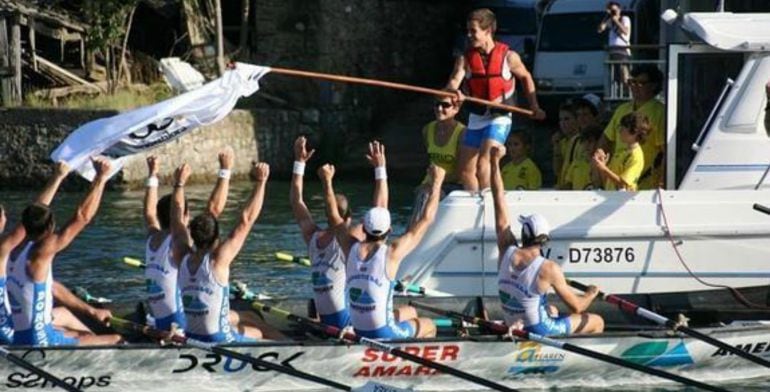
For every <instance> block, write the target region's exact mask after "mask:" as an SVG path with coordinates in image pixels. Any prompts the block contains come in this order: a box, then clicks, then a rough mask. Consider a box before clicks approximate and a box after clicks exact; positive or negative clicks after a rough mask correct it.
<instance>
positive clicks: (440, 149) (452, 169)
mask: <svg viewBox="0 0 770 392" xmlns="http://www.w3.org/2000/svg"><path fill="white" fill-rule="evenodd" d="M436 123H437V121H431V122H430V123H428V124H427V125H426V126H425V128H423V134H424V135H425V144H426V145H427V146H428V160H429V161H430V163H432V164H434V165H436V166H438V167H440V168H442V169H444V171H446V177H445V178H444V181H445V182H457V172H456V169H457V158H458V157H457V146H458V144H459V143H460V134H461V133H462V131H463V129H465V125H463V124H462V123H460V122H458V123H457V125H456V126H455V129H453V130H452V134H451V135H450V136H449V140H447V142H446V144H444V145H443V146H439V145H438V144H437V143H436ZM422 183H423V184H427V183H428V177H427V176H426V177H425V178H424V179H423V181H422Z"/></svg>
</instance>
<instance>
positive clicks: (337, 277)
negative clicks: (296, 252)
mask: <svg viewBox="0 0 770 392" xmlns="http://www.w3.org/2000/svg"><path fill="white" fill-rule="evenodd" d="M319 233H320V232H319V231H316V232H315V233H313V236H312V237H310V242H309V243H308V255H309V256H310V263H311V266H310V269H311V274H312V281H313V296H314V299H315V305H316V310H317V311H318V314H319V315H320V316H321V318H322V319H323V318H325V316H328V317H330V318H336V319H338V320H336V321H337V322H335V323H334V324H345V325H335V326H336V327H340V328H342V327H345V326H346V325H347V322H346V321H347V319H349V315H348V311H347V302H346V301H345V253H344V252H343V251H342V247H340V244H339V242H337V239H336V238H332V240H331V241H330V242H329V244H327V245H326V247H324V248H321V247H319V246H318V237H319ZM343 313H344V314H343ZM340 315H341V316H342V317H338V316H340ZM324 323H325V324H328V322H327V321H324Z"/></svg>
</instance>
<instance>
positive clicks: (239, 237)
mask: <svg viewBox="0 0 770 392" xmlns="http://www.w3.org/2000/svg"><path fill="white" fill-rule="evenodd" d="M251 173H252V178H254V179H255V180H256V182H255V183H254V190H253V191H252V192H251V196H249V199H248V200H247V201H246V205H245V206H244V207H243V211H242V212H241V217H240V219H238V223H236V225H235V227H234V228H233V230H232V231H231V232H230V236H229V237H228V238H227V239H226V240H224V241H223V242H222V244H221V245H220V246H218V247H217V250H216V251H215V254H214V268H215V269H216V270H217V271H218V273H219V275H220V276H223V275H222V273H223V272H224V271H229V268H230V264H231V263H232V262H233V260H234V259H235V256H237V255H238V252H240V250H241V247H243V243H244V242H246V237H247V236H248V235H249V232H250V231H251V227H252V226H254V222H255V221H256V220H257V218H258V217H259V213H260V212H261V211H262V204H263V202H264V200H265V188H266V185H267V178H268V177H270V166H268V164H267V163H257V162H252V168H251Z"/></svg>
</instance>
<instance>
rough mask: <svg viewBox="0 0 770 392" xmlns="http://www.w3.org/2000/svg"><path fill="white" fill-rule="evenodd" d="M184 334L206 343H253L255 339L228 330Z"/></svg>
mask: <svg viewBox="0 0 770 392" xmlns="http://www.w3.org/2000/svg"><path fill="white" fill-rule="evenodd" d="M185 336H187V337H188V338H190V339H194V340H197V341H200V342H206V343H255V342H256V341H257V339H254V338H247V337H246V336H243V335H241V334H239V333H238V332H234V331H230V332H228V333H224V332H217V333H215V334H213V335H197V334H194V333H189V332H187V331H185Z"/></svg>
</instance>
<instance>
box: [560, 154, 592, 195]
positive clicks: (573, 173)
mask: <svg viewBox="0 0 770 392" xmlns="http://www.w3.org/2000/svg"><path fill="white" fill-rule="evenodd" d="M564 183H565V184H572V188H571V189H572V190H574V191H583V190H591V189H594V186H593V184H592V183H591V163H590V162H588V160H586V159H578V160H576V161H574V162H572V164H571V165H570V166H569V169H567V176H566V177H565V178H564Z"/></svg>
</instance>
